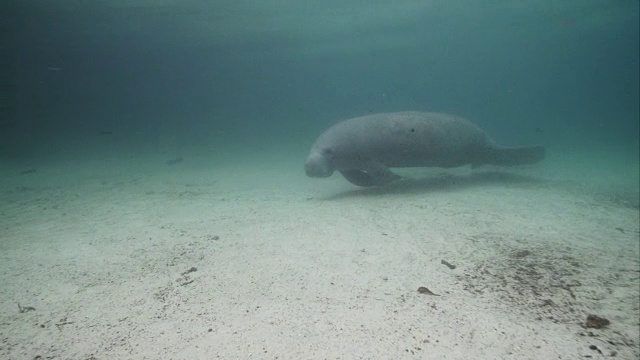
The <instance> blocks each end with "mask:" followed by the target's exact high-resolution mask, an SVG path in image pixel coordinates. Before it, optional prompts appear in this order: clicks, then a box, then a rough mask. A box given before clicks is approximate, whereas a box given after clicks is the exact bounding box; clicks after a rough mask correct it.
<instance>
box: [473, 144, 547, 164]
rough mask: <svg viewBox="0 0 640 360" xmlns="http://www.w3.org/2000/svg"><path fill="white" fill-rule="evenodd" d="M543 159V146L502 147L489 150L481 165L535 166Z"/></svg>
mask: <svg viewBox="0 0 640 360" xmlns="http://www.w3.org/2000/svg"><path fill="white" fill-rule="evenodd" d="M544 157H545V150H544V146H542V145H536V146H523V147H502V146H498V147H495V148H493V149H490V150H489V151H488V152H487V153H486V156H484V157H483V159H482V160H483V161H482V162H481V163H482V164H489V165H499V166H514V165H527V164H535V163H537V162H539V161H541V160H542V159H544Z"/></svg>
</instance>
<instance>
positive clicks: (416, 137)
mask: <svg viewBox="0 0 640 360" xmlns="http://www.w3.org/2000/svg"><path fill="white" fill-rule="evenodd" d="M318 144H321V145H322V146H329V147H332V148H333V149H334V150H335V152H336V153H337V154H340V155H341V156H345V157H349V158H351V159H352V161H370V160H374V161H377V162H381V163H383V164H385V165H386V166H388V167H417V166H438V167H456V166H462V165H465V164H469V163H474V162H475V161H476V159H479V157H480V156H481V153H482V152H483V149H486V148H491V147H493V146H494V143H493V141H492V140H491V139H489V138H488V137H487V135H486V134H485V133H484V131H482V130H481V129H480V128H478V127H477V126H475V125H474V124H472V123H471V122H469V121H468V120H465V119H463V118H459V117H455V116H452V115H448V114H441V113H425V112H398V113H382V114H372V115H366V116H361V117H357V118H353V119H349V120H345V121H343V122H340V123H338V124H336V125H334V126H333V127H331V128H329V129H328V130H327V131H326V132H325V133H324V134H323V135H322V136H321V137H320V138H319V139H318Z"/></svg>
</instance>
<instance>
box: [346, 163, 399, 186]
mask: <svg viewBox="0 0 640 360" xmlns="http://www.w3.org/2000/svg"><path fill="white" fill-rule="evenodd" d="M340 174H342V176H344V178H345V179H347V180H348V181H349V182H350V183H352V184H354V185H358V186H362V187H369V186H381V185H386V184H388V183H390V182H392V181H395V180H398V179H400V178H402V177H401V176H399V175H396V174H394V173H393V172H392V171H391V170H389V168H388V167H386V166H384V165H382V164H370V165H369V166H367V168H366V169H364V170H360V169H348V170H340Z"/></svg>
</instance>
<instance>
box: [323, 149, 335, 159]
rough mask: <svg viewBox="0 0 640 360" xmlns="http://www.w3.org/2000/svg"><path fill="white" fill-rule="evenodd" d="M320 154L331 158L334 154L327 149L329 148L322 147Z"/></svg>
mask: <svg viewBox="0 0 640 360" xmlns="http://www.w3.org/2000/svg"><path fill="white" fill-rule="evenodd" d="M322 156H324V157H326V158H328V159H333V157H334V156H335V154H334V152H333V150H331V149H329V148H324V149H322Z"/></svg>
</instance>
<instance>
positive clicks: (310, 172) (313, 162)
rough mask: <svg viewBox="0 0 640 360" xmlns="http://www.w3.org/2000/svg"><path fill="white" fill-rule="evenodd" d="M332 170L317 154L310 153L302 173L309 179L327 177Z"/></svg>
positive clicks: (320, 155)
mask: <svg viewBox="0 0 640 360" xmlns="http://www.w3.org/2000/svg"><path fill="white" fill-rule="evenodd" d="M333 170H334V169H333V167H332V166H331V165H330V164H329V162H328V161H327V159H325V158H324V156H322V154H319V153H311V154H310V155H309V156H308V157H307V160H306V161H305V162H304V171H305V172H306V173H307V176H309V177H316V178H317V177H329V176H331V174H333Z"/></svg>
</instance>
